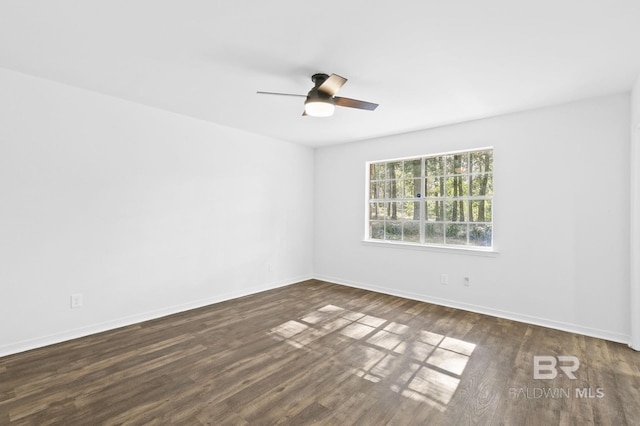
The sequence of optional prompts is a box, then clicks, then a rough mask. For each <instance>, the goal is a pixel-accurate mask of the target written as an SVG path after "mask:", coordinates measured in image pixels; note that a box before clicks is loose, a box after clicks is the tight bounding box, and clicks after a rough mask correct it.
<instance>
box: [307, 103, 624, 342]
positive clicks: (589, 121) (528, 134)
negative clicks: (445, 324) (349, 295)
mask: <svg viewBox="0 0 640 426" xmlns="http://www.w3.org/2000/svg"><path fill="white" fill-rule="evenodd" d="M629 104H630V99H629V95H628V94H624V95H616V96H610V97H605V98H598V99H593V100H589V101H584V102H578V103H572V104H567V105H562V106H555V107H550V108H544V109H539V110H533V111H528V112H523V113H517V114H511V115H506V116H501V117H495V118H490V119H484V120H478V121H474V122H468V123H464V124H459V125H455V126H448V127H442V128H437V129H432V130H427V131H421V132H415V133H410V134H404V135H398V136H393V137H385V138H380V139H375V140H370V141H366V142H362V143H352V144H347V145H337V146H332V147H326V148H322V149H318V150H316V158H315V169H316V175H315V189H316V200H315V204H316V223H315V267H314V269H315V274H316V276H317V277H319V278H322V279H326V280H329V281H334V282H338V283H343V284H347V285H352V286H357V287H363V288H368V289H372V290H377V291H383V292H387V293H391V294H397V295H401V296H406V297H411V298H415V299H419V300H426V301H433V302H436V303H441V304H445V305H450V306H455V307H460V308H464V309H469V310H474V311H479V312H485V313H489V314H493V315H497V316H503V317H508V318H512V319H518V320H523V321H527V322H532V323H538V324H542V325H546V326H551V327H555V328H561V329H566V330H571V331H575V332H579V333H584V334H589V335H594V336H599V337H604V338H607V339H610V340H616V341H623V342H626V341H628V340H629V334H630V327H629V315H630V312H629V302H628V300H629V284H628V283H629V251H628V246H629V242H628V241H629V196H628V195H629V177H630V174H629V159H628V155H629V148H628V147H629ZM484 146H493V147H494V156H495V164H494V167H495V198H494V221H495V229H494V237H495V245H496V248H497V250H498V251H499V253H498V254H497V255H495V256H473V255H464V254H451V253H449V252H444V251H425V250H410V249H400V248H397V247H379V246H375V247H374V246H371V245H365V244H362V243H361V240H362V239H363V237H364V235H363V234H364V231H363V230H364V193H365V162H366V161H370V160H383V159H388V158H397V157H405V156H413V155H421V154H429V153H439V152H443V151H450V150H460V149H470V148H475V147H484ZM537 205H546V206H548V207H547V208H544V209H535V207H536V206H537ZM441 273H447V274H449V282H450V283H449V285H446V286H444V285H441V284H440V274H441ZM464 275H469V276H470V277H471V286H470V287H464V286H463V283H462V282H463V276H464Z"/></svg>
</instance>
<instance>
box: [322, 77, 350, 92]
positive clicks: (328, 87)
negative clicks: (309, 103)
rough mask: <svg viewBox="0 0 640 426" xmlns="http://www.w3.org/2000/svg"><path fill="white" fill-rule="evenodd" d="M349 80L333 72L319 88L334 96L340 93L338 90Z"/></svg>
mask: <svg viewBox="0 0 640 426" xmlns="http://www.w3.org/2000/svg"><path fill="white" fill-rule="evenodd" d="M346 82H347V79H346V78H344V77H340V76H339V75H338V74H331V75H330V76H329V78H327V79H326V80H325V81H324V82H323V83H322V84H321V85H320V86H318V90H319V91H320V92H323V93H326V94H328V95H329V96H333V95H335V94H336V93H338V90H340V88H341V87H342V86H344V84H345V83H346Z"/></svg>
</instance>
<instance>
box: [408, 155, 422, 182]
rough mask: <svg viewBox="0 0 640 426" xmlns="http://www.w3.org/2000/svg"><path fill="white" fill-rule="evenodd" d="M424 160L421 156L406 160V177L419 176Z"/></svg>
mask: <svg viewBox="0 0 640 426" xmlns="http://www.w3.org/2000/svg"><path fill="white" fill-rule="evenodd" d="M421 168H422V161H421V160H420V159H419V158H415V159H413V160H405V161H404V177H405V178H419V177H420V176H421V174H422V170H421Z"/></svg>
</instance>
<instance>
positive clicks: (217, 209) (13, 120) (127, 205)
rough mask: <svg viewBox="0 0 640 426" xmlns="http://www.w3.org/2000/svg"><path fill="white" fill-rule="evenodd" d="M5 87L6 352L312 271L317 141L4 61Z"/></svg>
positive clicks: (0, 149) (0, 209) (2, 247)
mask: <svg viewBox="0 0 640 426" xmlns="http://www.w3.org/2000/svg"><path fill="white" fill-rule="evenodd" d="M0 93H2V95H1V96H0V262H1V267H0V355H3V354H7V353H12V352H17V351H21V350H24V349H28V348H31V347H36V346H41V345H44V344H48V343H52V342H56V341H60V340H65V339H68V338H71V337H76V336H79V335H83V334H88V333H91V332H96V331H99V330H103V329H108V328H113V327H116V326H119V325H123V324H128V323H132V322H137V321H140V320H144V319H147V318H152V317H157V316H160V315H163V314H167V313H171V312H176V311H179V310H184V309H188V308H191V307H195V306H200V305H204V304H208V303H212V302H216V301H219V300H224V299H228V298H231V297H236V296H239V295H244V294H248V293H252V292H256V291H259V290H263V289H267V288H272V287H275V286H278V285H284V284H288V283H292V282H297V281H299V280H303V279H306V278H309V277H310V276H311V274H312V272H313V270H312V269H313V254H312V253H313V246H312V238H313V213H312V212H313V194H312V191H311V189H312V188H313V155H314V153H313V150H312V149H310V148H305V147H301V146H297V145H293V144H289V143H284V142H280V141H276V140H273V139H270V138H266V137H261V136H256V135H252V134H248V133H243V132H239V131H236V130H232V129H229V128H225V127H221V126H216V125H213V124H209V123H205V122H202V121H198V120H194V119H190V118H187V117H183V116H179V115H176V114H172V113H169V112H164V111H160V110H156V109H152V108H148V107H145V106H141V105H138V104H134V103H130V102H126V101H122V100H118V99H115V98H112V97H108V96H103V95H100V94H96V93H92V92H88V91H83V90H80V89H76V88H72V87H69V86H65V85H61V84H57V83H53V82H50V81H46V80H41V79H37V78H33V77H29V76H25V75H22V74H18V73H15V72H12V71H8V70H3V69H0ZM294 203H295V206H294ZM269 265H270V268H269ZM72 293H82V294H83V296H84V306H83V307H82V308H78V309H70V295H71V294H72Z"/></svg>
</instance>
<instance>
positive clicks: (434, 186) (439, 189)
mask: <svg viewBox="0 0 640 426" xmlns="http://www.w3.org/2000/svg"><path fill="white" fill-rule="evenodd" d="M424 189H425V191H426V192H427V197H430V198H435V197H443V196H444V177H436V178H427V179H425V187H424Z"/></svg>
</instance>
